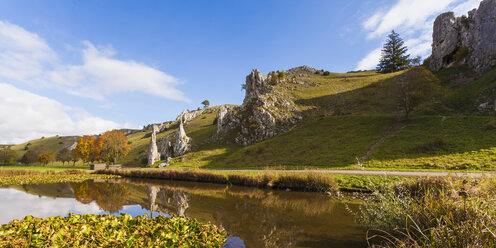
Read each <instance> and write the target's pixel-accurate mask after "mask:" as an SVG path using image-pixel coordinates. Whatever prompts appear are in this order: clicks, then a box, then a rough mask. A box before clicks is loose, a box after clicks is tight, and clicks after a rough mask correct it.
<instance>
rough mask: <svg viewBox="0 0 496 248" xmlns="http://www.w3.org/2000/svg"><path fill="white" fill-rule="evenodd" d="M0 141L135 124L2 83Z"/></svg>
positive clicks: (86, 132) (2, 142)
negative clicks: (92, 112)
mask: <svg viewBox="0 0 496 248" xmlns="http://www.w3.org/2000/svg"><path fill="white" fill-rule="evenodd" d="M0 92H1V96H0V144H5V143H21V142H24V141H27V140H31V139H36V138H40V137H42V136H54V135H57V134H58V135H82V134H99V133H102V132H104V131H107V130H111V129H115V128H124V127H132V126H131V125H130V124H124V125H121V124H118V123H115V122H112V121H108V120H104V119H102V118H99V117H96V116H92V115H91V114H89V113H87V112H86V111H85V110H84V109H78V108H73V107H70V106H66V105H64V104H61V103H60V102H58V101H55V100H53V99H50V98H47V97H44V96H40V95H37V94H33V93H31V92H28V91H26V90H21V89H18V88H16V87H15V86H13V85H10V84H6V83H0Z"/></svg>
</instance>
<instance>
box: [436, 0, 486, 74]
mask: <svg viewBox="0 0 496 248" xmlns="http://www.w3.org/2000/svg"><path fill="white" fill-rule="evenodd" d="M432 38H433V43H432V55H431V59H430V64H429V68H430V69H431V70H433V71H438V70H441V69H444V68H448V67H450V66H452V65H453V64H455V63H458V64H465V65H468V66H469V67H471V68H473V69H474V70H475V71H476V72H479V73H480V72H483V71H486V70H487V69H489V68H491V67H492V66H494V65H496V0H484V1H482V2H481V3H480V5H479V8H478V9H474V10H471V11H470V12H469V13H468V16H462V17H455V15H454V13H453V12H448V13H444V14H441V15H440V16H438V17H437V18H436V20H435V22H434V30H433V34H432Z"/></svg>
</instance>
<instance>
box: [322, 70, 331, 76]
mask: <svg viewBox="0 0 496 248" xmlns="http://www.w3.org/2000/svg"><path fill="white" fill-rule="evenodd" d="M329 75H331V72H329V71H324V73H323V74H322V76H329Z"/></svg>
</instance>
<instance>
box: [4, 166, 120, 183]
mask: <svg viewBox="0 0 496 248" xmlns="http://www.w3.org/2000/svg"><path fill="white" fill-rule="evenodd" d="M118 177H119V176H115V175H99V174H94V173H89V172H87V171H84V170H64V171H54V170H47V171H38V170H16V169H14V170H5V169H0V187H1V186H8V185H25V184H45V183H66V182H83V181H86V180H90V179H111V178H118Z"/></svg>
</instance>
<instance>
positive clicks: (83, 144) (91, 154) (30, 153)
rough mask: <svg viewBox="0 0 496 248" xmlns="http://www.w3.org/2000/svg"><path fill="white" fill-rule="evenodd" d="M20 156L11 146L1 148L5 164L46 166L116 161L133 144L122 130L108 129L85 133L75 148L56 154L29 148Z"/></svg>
mask: <svg viewBox="0 0 496 248" xmlns="http://www.w3.org/2000/svg"><path fill="white" fill-rule="evenodd" d="M26 149H27V151H26V152H25V153H24V155H23V156H22V157H21V158H19V157H18V154H17V152H16V151H15V150H12V149H11V147H10V146H4V147H2V148H0V163H1V164H3V165H8V164H15V163H17V162H20V163H22V164H34V163H37V162H38V163H40V164H41V165H43V166H46V165H48V164H50V163H52V164H53V162H55V161H59V162H62V164H63V165H65V163H70V162H72V163H73V165H75V164H76V162H77V161H79V160H82V161H83V162H84V163H89V162H95V161H97V162H108V163H114V164H115V163H116V162H117V159H118V158H119V157H123V156H126V155H127V154H128V153H129V151H130V150H131V146H130V145H129V142H128V140H127V137H126V135H125V134H124V133H123V132H122V131H120V130H112V131H107V132H105V133H103V134H101V135H98V136H91V135H85V136H83V137H81V138H79V139H78V142H77V145H76V147H75V149H73V150H70V149H69V148H67V147H64V148H62V149H60V150H59V151H58V152H57V153H56V154H55V153H53V152H44V151H39V150H37V149H29V148H28V146H26Z"/></svg>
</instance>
